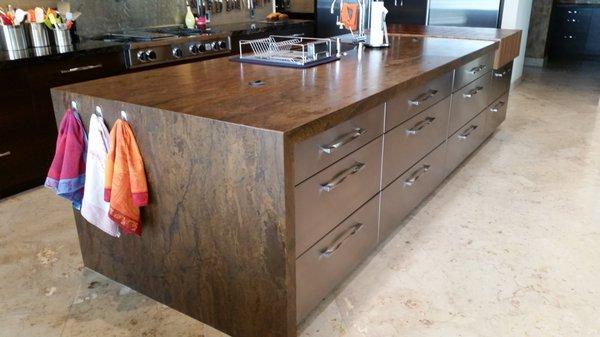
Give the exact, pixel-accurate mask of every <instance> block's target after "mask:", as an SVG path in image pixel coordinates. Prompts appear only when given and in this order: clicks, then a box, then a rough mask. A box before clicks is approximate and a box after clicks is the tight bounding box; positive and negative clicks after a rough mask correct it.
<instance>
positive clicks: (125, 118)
mask: <svg viewBox="0 0 600 337" xmlns="http://www.w3.org/2000/svg"><path fill="white" fill-rule="evenodd" d="M121 118H122V119H124V120H125V121H126V122H129V119H128V118H127V113H126V112H125V110H121Z"/></svg>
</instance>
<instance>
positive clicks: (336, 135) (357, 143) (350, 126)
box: [294, 104, 385, 185]
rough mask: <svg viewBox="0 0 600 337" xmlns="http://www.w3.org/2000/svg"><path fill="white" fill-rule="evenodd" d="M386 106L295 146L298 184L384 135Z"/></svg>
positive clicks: (367, 112)
mask: <svg viewBox="0 0 600 337" xmlns="http://www.w3.org/2000/svg"><path fill="white" fill-rule="evenodd" d="M384 110H385V109H384V105H383V104H382V105H379V106H377V107H376V108H373V109H370V110H368V111H366V112H364V113H362V114H360V115H358V116H356V117H354V118H352V119H350V120H348V121H346V122H344V123H341V124H339V125H337V126H335V127H333V128H331V129H329V130H327V131H325V132H323V133H321V134H319V135H317V136H314V137H312V138H309V139H307V140H305V141H303V142H302V143H300V144H298V145H296V146H295V147H294V181H295V184H296V185H297V184H299V183H301V182H302V181H304V180H305V179H306V178H308V177H310V176H312V175H313V174H315V173H317V172H319V171H320V170H322V169H324V168H326V167H327V166H329V165H331V164H333V163H335V162H336V161H338V160H339V159H341V158H343V157H344V156H346V155H347V154H349V153H351V152H353V151H354V150H356V149H358V148H359V147H361V146H363V145H365V144H366V143H368V142H369V141H371V140H373V139H375V138H377V137H378V136H380V135H381V134H382V133H383V116H384Z"/></svg>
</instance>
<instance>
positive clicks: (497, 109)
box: [490, 101, 506, 112]
mask: <svg viewBox="0 0 600 337" xmlns="http://www.w3.org/2000/svg"><path fill="white" fill-rule="evenodd" d="M504 104H506V103H504V101H500V102H498V103H496V105H494V106H493V107H491V108H490V111H491V112H498V111H499V110H500V108H501V107H503V106H504Z"/></svg>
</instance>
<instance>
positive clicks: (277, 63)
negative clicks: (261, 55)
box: [229, 56, 340, 69]
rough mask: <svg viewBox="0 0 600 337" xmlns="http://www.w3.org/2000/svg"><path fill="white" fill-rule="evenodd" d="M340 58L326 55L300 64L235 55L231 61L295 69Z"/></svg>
mask: <svg viewBox="0 0 600 337" xmlns="http://www.w3.org/2000/svg"><path fill="white" fill-rule="evenodd" d="M339 59H340V58H339V57H337V56H329V57H325V58H322V59H319V60H316V61H312V62H308V63H305V64H303V65H299V64H290V63H286V62H283V61H266V60H254V59H241V58H240V57H239V56H234V57H232V58H230V59H229V60H230V61H234V62H240V63H251V64H258V65H263V66H275V67H282V68H295V69H306V68H311V67H314V66H318V65H321V64H325V63H329V62H333V61H337V60H339Z"/></svg>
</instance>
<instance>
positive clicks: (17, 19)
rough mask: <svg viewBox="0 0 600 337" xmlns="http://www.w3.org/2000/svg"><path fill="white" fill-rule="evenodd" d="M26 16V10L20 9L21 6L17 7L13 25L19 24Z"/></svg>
mask: <svg viewBox="0 0 600 337" xmlns="http://www.w3.org/2000/svg"><path fill="white" fill-rule="evenodd" d="M26 17H27V12H26V11H24V10H22V9H21V8H18V9H17V10H16V11H15V26H18V25H20V24H21V23H22V22H23V21H25V18H26Z"/></svg>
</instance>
